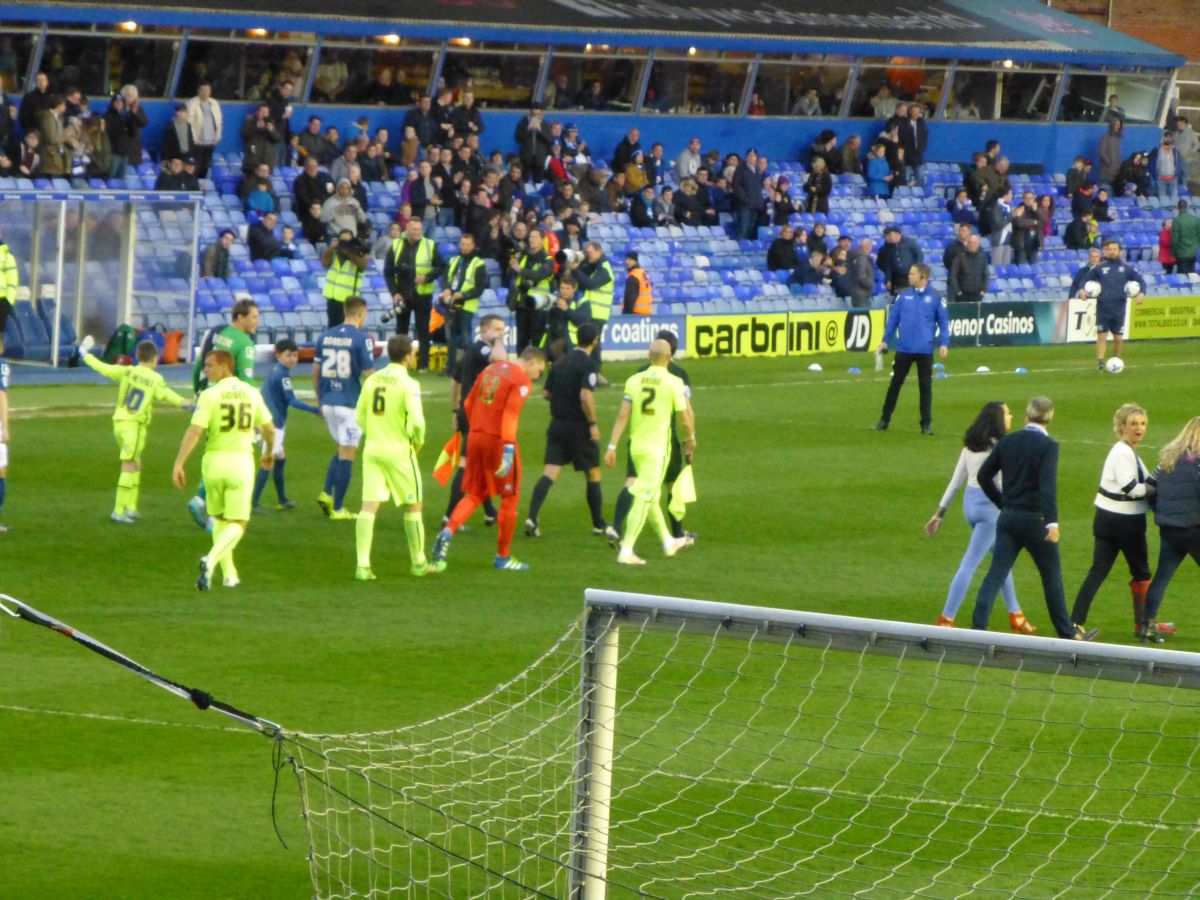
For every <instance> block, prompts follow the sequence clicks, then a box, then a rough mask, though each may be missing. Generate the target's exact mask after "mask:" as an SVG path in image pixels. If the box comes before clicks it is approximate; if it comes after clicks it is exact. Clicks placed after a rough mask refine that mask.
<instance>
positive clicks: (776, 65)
mask: <svg viewBox="0 0 1200 900" xmlns="http://www.w3.org/2000/svg"><path fill="white" fill-rule="evenodd" d="M853 65H854V60H853V58H851V57H846V56H821V55H819V54H818V55H813V56H805V55H802V54H795V55H792V54H787V53H784V54H764V55H763V58H762V62H761V63H759V66H758V77H757V78H756V79H755V81H754V93H755V94H757V95H758V98H759V101H760V102H761V104H762V107H763V112H764V114H765V115H768V116H836V115H838V113H839V112H840V111H841V108H842V97H843V96H844V95H845V92H846V84H847V82H849V80H850V71H851V69H852V67H853Z"/></svg>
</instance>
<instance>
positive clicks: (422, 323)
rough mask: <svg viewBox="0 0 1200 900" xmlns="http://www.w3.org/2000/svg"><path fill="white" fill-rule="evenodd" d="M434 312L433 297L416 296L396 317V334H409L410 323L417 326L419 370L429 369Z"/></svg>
mask: <svg viewBox="0 0 1200 900" xmlns="http://www.w3.org/2000/svg"><path fill="white" fill-rule="evenodd" d="M432 311H433V295H431V294H430V295H422V294H414V295H413V300H412V302H411V303H405V304H404V312H402V313H400V315H398V316H396V334H408V333H409V331H408V327H409V323H410V322H411V323H414V324H415V326H416V335H415V337H416V339H417V368H418V369H428V368H429V316H430V313H431V312H432Z"/></svg>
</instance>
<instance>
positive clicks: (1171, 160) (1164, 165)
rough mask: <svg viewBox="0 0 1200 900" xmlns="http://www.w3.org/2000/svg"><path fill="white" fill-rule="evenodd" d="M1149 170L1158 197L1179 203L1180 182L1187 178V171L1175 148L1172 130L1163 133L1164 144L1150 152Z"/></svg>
mask: <svg viewBox="0 0 1200 900" xmlns="http://www.w3.org/2000/svg"><path fill="white" fill-rule="evenodd" d="M1149 170H1150V177H1151V178H1153V179H1154V192H1155V194H1156V195H1157V196H1158V199H1159V200H1166V201H1170V202H1171V203H1177V202H1178V201H1179V182H1180V181H1184V180H1186V178H1187V172H1186V171H1184V168H1183V157H1181V156H1180V155H1179V151H1178V150H1176V149H1175V138H1174V137H1173V136H1172V135H1171V132H1169V131H1167V132H1164V133H1163V136H1162V145H1161V146H1160V147H1159V148H1158V149H1157V150H1155V151H1154V152H1152V153H1151V154H1150V164H1149Z"/></svg>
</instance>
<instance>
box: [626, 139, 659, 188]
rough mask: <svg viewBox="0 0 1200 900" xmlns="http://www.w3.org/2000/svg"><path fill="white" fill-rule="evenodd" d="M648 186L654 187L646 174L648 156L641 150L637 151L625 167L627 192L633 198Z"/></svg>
mask: <svg viewBox="0 0 1200 900" xmlns="http://www.w3.org/2000/svg"><path fill="white" fill-rule="evenodd" d="M647 184H649V185H650V186H651V187H653V186H654V185H653V184H652V183H651V182H650V179H649V177H648V176H647V174H646V154H645V153H643V152H642V151H641V150H635V151H634V152H633V156H632V158H631V159H630V161H629V162H628V163H627V164H626V166H625V191H626V192H627V193H628V194H629V195H630V196H633V195H634V194H636V193H637V192H639V191H641V189H642V188H643V187H645V186H646V185H647Z"/></svg>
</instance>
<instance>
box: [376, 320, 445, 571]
mask: <svg viewBox="0 0 1200 900" xmlns="http://www.w3.org/2000/svg"><path fill="white" fill-rule="evenodd" d="M387 353H388V359H389V360H390V362H389V364H388V365H387V366H386V367H384V368H383V369H382V370H380V371H379V372H376V373H375V375H373V376H372V377H371V383H370V384H369V385H368V386H367V390H365V391H363V392H362V393H361V394H359V397H358V405H357V406H356V407H355V409H354V419H355V421H356V422H357V423H358V426H359V428H361V429H362V432H363V436H364V437H365V438H366V446H365V447H364V449H363V493H362V498H363V499H362V511H361V512H360V513H359V514H358V521H357V522H356V523H355V526H354V527H355V545H356V549H357V552H358V567H357V568H356V569H355V570H354V577H355V578H357V579H358V580H359V581H374V580H375V573H373V572H372V571H371V541H372V539H373V537H374V533H375V514H376V513H377V512H378V511H379V505H380V504H381V503H385V502H387V501H388V500H391V501H392V502H393V503H395V504H396V505H397V506H403V507H404V534H405V536H406V537H407V538H408V558H409V562H410V563H411V565H412V569H411V571H412V574H413V575H415V576H416V577H418V578H420V577H421V576H423V575H425V574H426V573H428V572H430V571H433V572H440V571H441V570H442V569H444V568H445V563H441V564H440V565H436V566H432V567H431V566H430V565H429V563H428V562H427V561H426V559H425V526H424V524H423V523H422V521H421V472H420V469H418V468H417V454H418V453H420V452H421V445H422V444H424V443H425V413H424V411H423V410H422V409H421V388H420V386H419V385H418V384H417V382H416V381H415V380H414V379H413V378H412V376H410V375H409V374H408V368H409V366H411V365H412V363H413V358H414V356H415V353H416V345H415V344H414V343H413V339H412V338H411V337H409V336H408V335H407V334H397V335H393V336H392V337H390V338H388V343H387Z"/></svg>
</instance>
